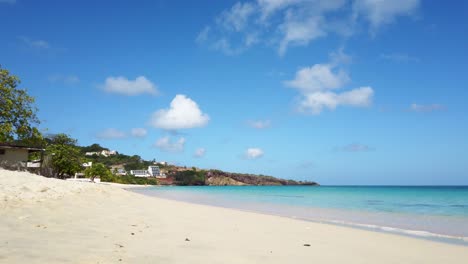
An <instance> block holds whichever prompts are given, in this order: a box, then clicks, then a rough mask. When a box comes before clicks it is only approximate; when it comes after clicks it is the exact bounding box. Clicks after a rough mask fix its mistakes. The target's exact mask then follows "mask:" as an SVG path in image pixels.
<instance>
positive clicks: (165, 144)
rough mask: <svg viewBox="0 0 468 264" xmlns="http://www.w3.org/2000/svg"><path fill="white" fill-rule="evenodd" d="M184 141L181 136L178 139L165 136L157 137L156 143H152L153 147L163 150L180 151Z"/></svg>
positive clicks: (182, 149)
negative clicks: (173, 139)
mask: <svg viewBox="0 0 468 264" xmlns="http://www.w3.org/2000/svg"><path fill="white" fill-rule="evenodd" d="M185 141H186V140H185V138H184V137H181V138H179V139H178V140H175V141H172V140H171V138H170V137H169V136H165V137H162V138H159V139H158V140H157V141H156V143H154V147H156V148H158V149H160V150H161V151H165V152H182V151H184V147H185Z"/></svg>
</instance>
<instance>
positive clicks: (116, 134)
mask: <svg viewBox="0 0 468 264" xmlns="http://www.w3.org/2000/svg"><path fill="white" fill-rule="evenodd" d="M96 137H97V138H99V139H122V138H126V137H127V134H126V133H125V132H123V131H120V130H118V129H115V128H108V129H105V130H103V131H101V132H99V133H97V134H96Z"/></svg>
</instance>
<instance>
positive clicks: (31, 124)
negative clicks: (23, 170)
mask: <svg viewBox="0 0 468 264" xmlns="http://www.w3.org/2000/svg"><path fill="white" fill-rule="evenodd" d="M20 82H21V81H20V79H19V78H18V77H16V76H14V75H11V74H10V72H9V71H8V70H6V69H2V67H1V65H0V142H23V143H25V144H33V143H37V141H40V140H41V139H42V136H41V133H40V132H39V130H38V129H37V127H35V125H38V124H39V119H38V118H37V115H36V112H37V108H36V107H35V105H34V101H35V99H34V97H32V96H30V95H28V93H27V91H26V90H24V89H19V88H18V85H19V84H20Z"/></svg>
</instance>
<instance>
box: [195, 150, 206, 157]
mask: <svg viewBox="0 0 468 264" xmlns="http://www.w3.org/2000/svg"><path fill="white" fill-rule="evenodd" d="M205 154H206V149H204V148H198V149H197V150H195V153H194V154H193V156H194V157H195V158H201V157H203V156H205Z"/></svg>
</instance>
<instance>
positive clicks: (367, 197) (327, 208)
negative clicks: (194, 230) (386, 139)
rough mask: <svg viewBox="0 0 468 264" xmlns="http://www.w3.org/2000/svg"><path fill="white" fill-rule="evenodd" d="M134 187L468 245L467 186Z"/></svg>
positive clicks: (167, 195)
mask: <svg viewBox="0 0 468 264" xmlns="http://www.w3.org/2000/svg"><path fill="white" fill-rule="evenodd" d="M132 191H136V192H138V193H142V194H145V195H150V196H156V197H160V198H166V199H173V200H179V201H185V202H190V203H199V204H206V205H213V206H221V207H228V208H235V209H239V210H244V211H252V212H258V213H266V214H273V215H279V216H284V217H291V218H297V219H302V220H308V221H315V222H324V223H332V224H339V225H345V226H352V227H357V228H364V229H371V230H376V231H383V232H390V233H398V234H404V235H409V236H415V237H420V238H429V239H434V240H440V241H443V242H451V243H460V244H465V245H468V187H451V186H167V187H159V186H157V187H148V188H143V189H134V190H132Z"/></svg>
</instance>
